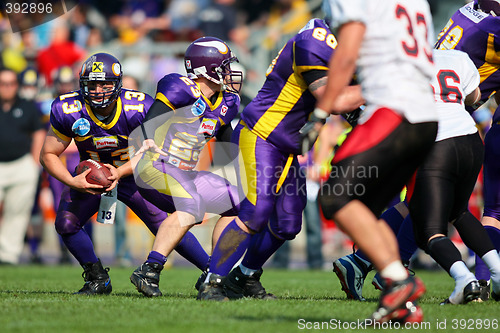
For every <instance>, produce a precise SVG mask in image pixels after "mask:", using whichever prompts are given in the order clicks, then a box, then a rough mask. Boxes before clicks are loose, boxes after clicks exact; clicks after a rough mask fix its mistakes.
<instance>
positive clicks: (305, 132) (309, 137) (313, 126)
mask: <svg viewBox="0 0 500 333" xmlns="http://www.w3.org/2000/svg"><path fill="white" fill-rule="evenodd" d="M329 115H330V114H329V113H328V112H326V111H323V110H321V109H320V108H316V109H314V111H313V112H312V113H311V115H310V116H309V121H308V122H307V123H305V125H304V126H302V128H301V129H300V131H299V134H300V151H301V154H302V155H304V154H306V153H307V152H308V151H309V150H311V148H312V147H313V146H314V143H315V142H316V139H317V138H318V136H319V131H320V130H321V126H322V125H323V124H324V123H325V122H326V118H328V116H329Z"/></svg>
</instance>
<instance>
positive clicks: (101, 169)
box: [76, 159, 112, 188]
mask: <svg viewBox="0 0 500 333" xmlns="http://www.w3.org/2000/svg"><path fill="white" fill-rule="evenodd" d="M87 169H90V170H91V171H90V172H89V174H88V175H87V176H86V177H85V178H86V179H87V182H89V183H91V184H96V185H102V186H104V188H107V187H109V186H110V185H111V184H112V181H111V180H109V179H108V177H109V176H111V171H109V169H108V168H107V167H106V166H105V165H104V164H102V163H100V162H96V161H94V160H91V159H88V160H85V161H82V162H80V164H78V166H77V167H76V174H77V175H79V174H81V173H82V172H84V171H85V170H87Z"/></svg>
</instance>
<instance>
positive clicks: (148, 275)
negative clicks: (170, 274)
mask: <svg viewBox="0 0 500 333" xmlns="http://www.w3.org/2000/svg"><path fill="white" fill-rule="evenodd" d="M162 269H163V265H162V264H159V263H156V262H155V263H153V262H147V261H146V262H145V263H143V264H142V265H141V266H139V267H137V269H136V270H135V271H134V272H133V273H132V275H131V276H130V282H132V284H133V285H134V286H135V287H136V288H137V290H138V291H139V292H140V293H142V294H143V295H144V296H147V297H158V296H161V295H162V293H161V291H160V288H159V284H160V273H161V270H162Z"/></svg>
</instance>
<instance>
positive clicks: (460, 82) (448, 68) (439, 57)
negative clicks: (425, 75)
mask: <svg viewBox="0 0 500 333" xmlns="http://www.w3.org/2000/svg"><path fill="white" fill-rule="evenodd" d="M434 63H435V64H436V74H435V75H434V78H433V79H432V82H431V83H432V88H433V89H434V98H435V100H436V106H437V111H438V119H439V129H438V134H437V137H436V141H441V140H444V139H448V138H452V137H456V136H462V135H467V134H472V133H476V132H477V128H476V123H475V122H474V120H473V119H472V117H471V115H470V114H469V112H467V110H465V105H464V100H465V97H467V95H469V94H470V93H472V92H473V91H474V90H475V89H476V88H477V87H478V86H479V80H480V77H479V72H478V71H477V69H476V66H474V63H473V62H472V60H470V58H469V56H468V55H467V54H466V53H464V52H462V51H458V50H434Z"/></svg>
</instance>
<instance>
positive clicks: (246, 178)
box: [238, 125, 258, 206]
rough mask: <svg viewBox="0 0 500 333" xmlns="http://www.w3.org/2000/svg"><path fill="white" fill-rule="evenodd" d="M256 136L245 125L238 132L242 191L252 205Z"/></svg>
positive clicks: (253, 197) (254, 185)
mask: <svg viewBox="0 0 500 333" xmlns="http://www.w3.org/2000/svg"><path fill="white" fill-rule="evenodd" d="M257 138H258V136H257V135H255V133H252V131H250V129H249V128H248V127H247V126H246V125H245V127H243V129H242V130H241V132H240V138H239V142H238V145H239V148H240V154H239V155H238V164H239V168H240V175H241V176H240V177H241V186H242V189H243V193H245V196H246V198H247V199H248V201H250V203H251V204H252V205H254V206H255V204H256V203H257V169H256V168H255V166H256V165H257V161H256V158H255V149H256V148H255V146H256V145H257Z"/></svg>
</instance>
